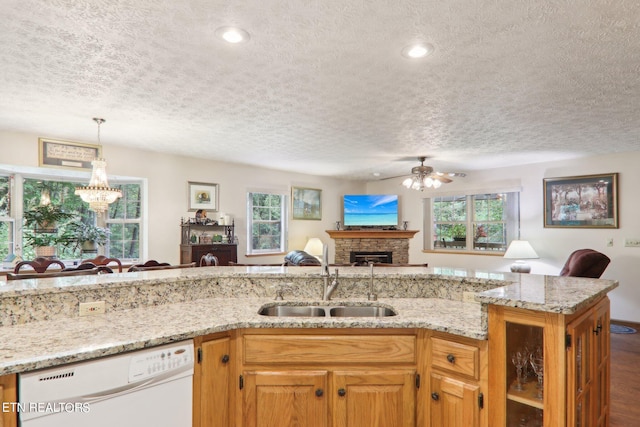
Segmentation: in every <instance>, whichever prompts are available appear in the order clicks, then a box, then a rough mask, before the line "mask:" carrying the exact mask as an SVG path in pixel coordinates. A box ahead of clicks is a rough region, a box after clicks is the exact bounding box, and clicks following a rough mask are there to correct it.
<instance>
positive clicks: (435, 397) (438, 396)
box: [431, 391, 440, 402]
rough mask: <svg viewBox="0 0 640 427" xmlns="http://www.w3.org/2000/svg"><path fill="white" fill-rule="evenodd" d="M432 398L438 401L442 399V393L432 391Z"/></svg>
mask: <svg viewBox="0 0 640 427" xmlns="http://www.w3.org/2000/svg"><path fill="white" fill-rule="evenodd" d="M431 399H433V400H435V401H436V402H437V401H438V400H440V395H439V394H438V393H436V392H435V391H434V392H433V393H431Z"/></svg>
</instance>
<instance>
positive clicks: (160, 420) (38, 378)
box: [18, 340, 194, 427]
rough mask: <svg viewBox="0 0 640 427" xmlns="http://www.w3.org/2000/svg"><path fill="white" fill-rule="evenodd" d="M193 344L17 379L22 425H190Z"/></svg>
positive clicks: (145, 351) (107, 359)
mask: <svg viewBox="0 0 640 427" xmlns="http://www.w3.org/2000/svg"><path fill="white" fill-rule="evenodd" d="M193 363H194V358H193V341H192V340H188V341H181V342H179V343H175V344H168V345H163V346H160V347H153V348H149V349H145V350H139V351H134V352H131V353H126V354H121V355H116V356H109V357H104V358H101V359H96V360H91V361H87V362H80V363H75V364H70V365H64V366H60V367H56V368H52V369H46V370H41V371H36V372H30V373H26V374H20V375H19V376H18V396H19V397H18V402H19V407H18V411H19V412H20V417H19V419H20V424H19V425H20V426H22V427H62V426H64V427H114V426H116V427H134V426H135V427H139V426H154V427H181V426H185V427H188V426H191V423H192V421H191V420H192V397H193V387H192V384H193Z"/></svg>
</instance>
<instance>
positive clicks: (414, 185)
mask: <svg viewBox="0 0 640 427" xmlns="http://www.w3.org/2000/svg"><path fill="white" fill-rule="evenodd" d="M418 160H420V166H416V167H414V168H412V169H411V174H412V175H411V176H410V177H409V178H407V179H405V180H404V181H402V185H404V186H405V187H407V188H410V189H412V190H419V191H424V189H425V188H440V187H441V186H442V184H448V183H450V182H451V181H452V180H451V178H449V177H454V176H460V177H464V176H466V174H464V173H460V172H451V173H443V172H434V171H433V168H432V167H431V166H425V165H424V161H425V160H426V157H424V156H423V157H418Z"/></svg>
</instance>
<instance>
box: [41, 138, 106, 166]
mask: <svg viewBox="0 0 640 427" xmlns="http://www.w3.org/2000/svg"><path fill="white" fill-rule="evenodd" d="M100 157H102V146H101V145H95V144H84V143H82V142H71V141H60V140H56V139H47V138H38V160H39V165H40V166H49V167H56V168H66V169H87V170H91V169H93V167H92V165H91V161H92V160H94V159H96V158H100Z"/></svg>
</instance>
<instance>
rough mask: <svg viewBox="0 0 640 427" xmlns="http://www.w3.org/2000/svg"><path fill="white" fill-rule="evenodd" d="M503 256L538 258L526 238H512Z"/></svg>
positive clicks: (510, 257)
mask: <svg viewBox="0 0 640 427" xmlns="http://www.w3.org/2000/svg"><path fill="white" fill-rule="evenodd" d="M504 257H505V258H508V259H532V258H539V257H538V254H537V253H536V251H534V250H533V248H532V247H531V244H529V242H527V241H526V240H513V241H511V243H510V244H509V248H507V252H505V253H504Z"/></svg>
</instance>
